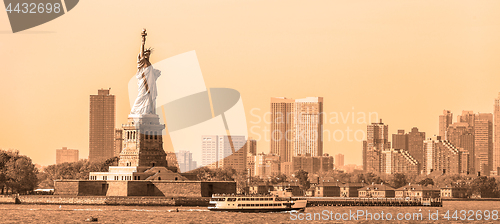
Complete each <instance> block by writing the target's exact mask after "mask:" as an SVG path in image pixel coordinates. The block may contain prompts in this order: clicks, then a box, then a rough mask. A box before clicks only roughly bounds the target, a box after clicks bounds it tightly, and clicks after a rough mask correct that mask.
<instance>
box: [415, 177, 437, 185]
mask: <svg viewBox="0 0 500 224" xmlns="http://www.w3.org/2000/svg"><path fill="white" fill-rule="evenodd" d="M417 184H420V185H422V186H428V185H433V186H434V180H433V179H431V178H428V177H427V178H425V179H423V180H421V181H419V182H417Z"/></svg>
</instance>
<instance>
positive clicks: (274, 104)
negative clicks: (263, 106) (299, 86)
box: [271, 97, 323, 175]
mask: <svg viewBox="0 0 500 224" xmlns="http://www.w3.org/2000/svg"><path fill="white" fill-rule="evenodd" d="M322 113H323V97H307V98H304V99H295V100H294V99H288V98H285V97H272V98H271V153H272V154H276V155H279V156H280V159H281V161H280V163H286V165H282V166H281V167H282V168H283V170H282V172H283V173H284V174H287V175H289V174H291V173H292V172H293V171H291V170H290V168H291V166H290V165H291V164H290V163H291V162H292V158H293V156H297V155H299V154H302V155H303V154H306V153H309V154H311V155H312V156H321V155H322V154H323V116H322Z"/></svg>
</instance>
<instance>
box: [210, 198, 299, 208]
mask: <svg viewBox="0 0 500 224" xmlns="http://www.w3.org/2000/svg"><path fill="white" fill-rule="evenodd" d="M210 204H211V206H210V207H208V210H210V211H231V212H281V211H304V210H305V208H306V205H307V200H293V199H291V198H279V197H276V196H271V195H264V196H248V195H212V199H211V200H210Z"/></svg>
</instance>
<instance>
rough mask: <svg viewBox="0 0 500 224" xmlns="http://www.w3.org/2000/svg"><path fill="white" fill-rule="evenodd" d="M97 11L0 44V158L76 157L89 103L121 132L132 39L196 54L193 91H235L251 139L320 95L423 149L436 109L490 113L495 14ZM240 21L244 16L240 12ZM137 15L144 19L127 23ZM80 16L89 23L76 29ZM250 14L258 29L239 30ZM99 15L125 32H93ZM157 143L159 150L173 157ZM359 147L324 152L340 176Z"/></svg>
mask: <svg viewBox="0 0 500 224" xmlns="http://www.w3.org/2000/svg"><path fill="white" fill-rule="evenodd" d="M102 4H103V5H104V6H105V7H104V8H106V7H115V8H116V7H117V9H118V10H112V11H110V12H106V13H104V11H103V10H104V8H102V9H101V8H99V9H95V8H91V7H89V5H88V4H82V3H80V4H79V5H78V7H77V8H75V9H74V10H72V11H71V14H68V16H65V17H64V18H61V19H58V20H57V21H54V22H51V23H47V24H44V25H43V26H40V27H35V28H33V29H30V30H28V31H26V32H19V33H16V34H12V35H11V34H9V35H6V34H5V33H4V34H2V35H0V46H1V47H2V49H3V51H2V54H1V55H0V59H1V60H2V61H3V62H5V63H6V64H8V65H10V66H6V67H4V68H2V74H4V78H5V79H4V82H2V83H3V84H2V86H0V87H1V88H0V94H2V95H3V96H9V97H4V98H2V99H0V104H1V105H2V106H3V108H11V109H7V110H3V111H2V112H0V113H1V114H0V115H1V116H2V117H5V118H9V119H6V121H5V123H4V126H5V127H8V128H5V129H3V130H1V131H0V136H2V137H0V148H3V149H9V148H12V149H18V150H19V151H20V152H21V153H22V154H25V155H28V156H30V157H32V158H33V160H34V162H36V163H38V164H42V165H48V164H53V163H55V159H54V158H55V156H54V153H55V152H53V149H54V148H58V147H60V146H61V145H65V146H67V147H69V148H77V149H79V150H80V156H81V157H82V158H85V157H87V155H88V141H89V139H88V133H87V132H88V125H89V124H88V117H89V114H88V104H87V103H86V102H87V100H88V96H89V95H91V94H94V92H95V90H96V89H99V88H112V91H113V94H114V95H116V96H117V99H116V100H117V109H116V111H117V115H116V116H117V119H116V123H115V126H117V127H119V126H120V125H121V124H123V123H126V118H127V115H128V112H129V111H130V107H129V104H128V97H127V96H128V95H127V82H128V80H130V78H131V77H132V76H133V75H134V74H135V71H136V67H135V65H134V64H135V62H136V58H135V57H130V55H136V54H137V50H138V49H137V48H138V47H137V46H136V45H137V44H136V43H137V41H138V40H139V39H138V38H139V37H137V30H141V29H142V28H144V27H146V28H148V31H151V32H154V33H155V36H154V37H151V39H149V40H148V41H150V43H151V46H155V56H154V58H152V60H153V61H152V62H153V63H154V62H157V61H160V60H162V59H165V58H168V57H170V56H173V55H177V54H179V53H183V52H187V51H190V50H196V52H197V55H198V59H199V62H200V67H202V68H203V75H204V78H205V81H206V85H207V86H208V87H228V88H233V89H237V90H238V91H239V92H240V93H241V96H242V98H243V99H244V102H245V113H246V115H247V124H250V125H249V128H251V127H252V126H260V130H258V129H257V128H256V133H258V134H261V135H262V136H263V128H264V127H266V124H265V123H264V121H261V122H258V124H252V123H250V122H256V121H257V118H255V117H254V116H252V114H251V113H252V112H251V110H252V109H254V108H257V109H260V111H259V110H255V111H254V114H256V115H257V116H259V117H263V116H262V115H264V113H266V112H269V109H268V108H269V101H268V99H269V97H272V96H284V95H285V96H288V97H290V98H300V97H304V96H322V97H324V98H325V107H324V111H325V112H328V113H331V112H337V113H343V114H344V115H346V114H347V113H350V114H353V113H354V114H355V115H357V113H358V112H363V113H368V112H377V113H378V115H379V117H380V118H383V119H384V122H386V123H387V124H390V126H391V129H390V130H389V131H390V132H391V133H394V131H395V130H398V129H404V130H410V129H411V128H412V127H414V126H416V127H418V128H419V130H420V131H421V132H425V133H426V134H427V135H428V136H433V135H437V134H438V128H439V127H438V122H436V120H437V117H436V116H437V115H439V114H441V112H442V111H443V109H445V108H446V109H447V110H450V111H452V112H453V113H454V114H460V113H461V111H462V110H472V111H479V112H483V113H493V105H492V104H493V103H492V100H493V99H494V98H495V97H497V96H498V92H499V91H500V88H499V87H498V85H497V83H500V77H498V75H497V74H498V73H499V72H500V68H499V67H498V65H497V64H498V63H496V62H497V61H498V59H500V52H499V51H497V50H496V49H498V48H499V46H500V44H499V43H498V41H497V40H498V39H499V37H500V31H498V29H496V21H498V20H500V15H498V13H497V12H496V11H495V10H494V9H496V8H498V7H499V6H500V3H498V2H488V3H483V4H474V3H471V2H465V1H463V2H460V1H459V2H457V4H453V5H448V4H434V5H432V6H431V7H429V5H428V4H426V3H425V2H395V3H392V4H390V6H391V7H387V5H386V4H377V3H366V4H368V5H367V6H366V7H360V5H359V4H357V3H355V2H333V1H332V2H329V1H325V2H322V3H321V4H320V3H318V4H320V5H321V7H318V6H319V5H316V4H307V3H297V2H295V3H290V2H285V1H282V2H280V1H278V2H273V3H269V4H268V5H267V7H261V5H260V4H259V3H248V2H247V3H244V2H232V3H231V4H227V2H214V3H212V4H210V5H204V6H203V7H202V6H199V5H191V4H188V3H183V2H177V3H163V2H162V3H157V5H156V7H146V6H142V5H140V4H136V3H131V2H126V3H124V2H118V1H107V2H105V3H102ZM171 4H174V5H175V7H171V6H172V5H171ZM283 7H285V9H286V10H283ZM173 8H176V10H173ZM248 8H250V9H252V10H242V9H248ZM408 8H412V9H415V10H406V9H408ZM136 10H143V11H150V12H151V13H148V15H147V16H146V17H145V18H141V19H140V20H137V19H134V18H130V16H129V15H131V14H133V13H134V12H137V11H136ZM165 10H167V11H165ZM89 12H91V13H93V15H94V17H92V18H87V17H88V16H87V15H88V14H87V13H89ZM250 12H251V13H250ZM254 13H258V14H259V15H261V16H259V17H258V18H253V19H248V18H252V17H251V16H249V15H254ZM297 14H305V16H304V18H299V17H297V16H296V15H297ZM185 15H192V16H190V17H186V16H185ZM423 15H425V16H423ZM108 16H109V17H110V18H115V19H116V21H119V22H120V23H123V24H127V26H110V24H112V22H111V21H110V22H109V23H103V22H102V21H109V19H106V18H107V17H108ZM0 17H3V18H2V19H0V29H1V30H10V24H9V23H8V19H7V17H6V14H2V15H0ZM83 18H85V19H83ZM113 21H114V20H113ZM152 21H155V22H152ZM164 21H175V22H169V23H168V24H165V23H164ZM325 21H326V22H325ZM241 24H247V25H246V26H241ZM381 24H383V26H381ZM82 27H85V28H84V29H83V28H82ZM96 34H99V35H96ZM33 40H36V41H33ZM75 43H77V44H75ZM243 43H244V44H243ZM26 63H29V64H30V66H26ZM472 76H473V77H474V78H471V77H472ZM20 78H22V80H23V81H22V82H21V81H19V79H20ZM443 85H446V86H453V87H454V88H453V91H445V88H443ZM381 86H383V88H381ZM12 93H16V94H12ZM394 102H398V103H397V104H393V103H394ZM37 108H43V110H37ZM33 111H36V113H37V116H34V115H33V113H34V112H33ZM366 125H367V124H366V123H363V124H357V123H354V124H353V123H352V122H350V120H349V122H348V123H343V122H342V121H340V124H332V123H330V122H329V121H326V120H325V127H324V129H325V130H331V131H335V130H345V129H346V128H347V127H350V129H351V130H364V129H366ZM167 126H168V124H167ZM27 130H31V131H34V132H36V133H37V134H35V135H32V139H31V141H23V140H22V138H21V137H20V136H24V135H23V132H26V131H27ZM249 133H250V132H249ZM338 134H339V135H340V133H338ZM344 134H346V133H345V132H344ZM249 137H253V138H254V139H258V138H257V137H258V136H257V135H255V134H252V135H250V136H249ZM166 138H168V136H167V137H166ZM165 142H166V143H165V145H166V147H164V148H165V150H166V151H172V149H171V148H170V147H169V146H168V145H167V144H168V143H167V142H168V141H167V139H165ZM40 143H43V144H40ZM258 145H259V147H258V148H259V149H258V151H259V152H268V151H269V148H270V145H269V142H268V141H265V140H262V139H260V140H259V141H258ZM361 147H362V143H361V142H356V141H353V142H349V141H347V140H346V139H345V140H343V141H339V142H337V141H334V140H333V139H330V140H327V141H325V142H324V152H325V153H329V154H332V155H335V154H338V153H342V154H344V155H345V160H346V164H361V162H362V161H361V150H360V148H361Z"/></svg>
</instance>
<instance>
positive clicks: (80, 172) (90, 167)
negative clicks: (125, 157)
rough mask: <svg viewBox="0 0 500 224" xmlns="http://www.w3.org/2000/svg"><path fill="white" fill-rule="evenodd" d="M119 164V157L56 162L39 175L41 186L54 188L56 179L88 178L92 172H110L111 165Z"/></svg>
mask: <svg viewBox="0 0 500 224" xmlns="http://www.w3.org/2000/svg"><path fill="white" fill-rule="evenodd" d="M116 165H118V157H113V158H110V159H107V160H106V161H104V162H89V161H88V160H87V159H82V160H79V161H77V162H72V163H61V164H54V165H50V166H47V167H45V169H44V170H43V172H41V173H40V174H39V175H38V177H39V180H40V187H41V188H54V180H88V179H89V174H90V172H108V171H109V166H116Z"/></svg>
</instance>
